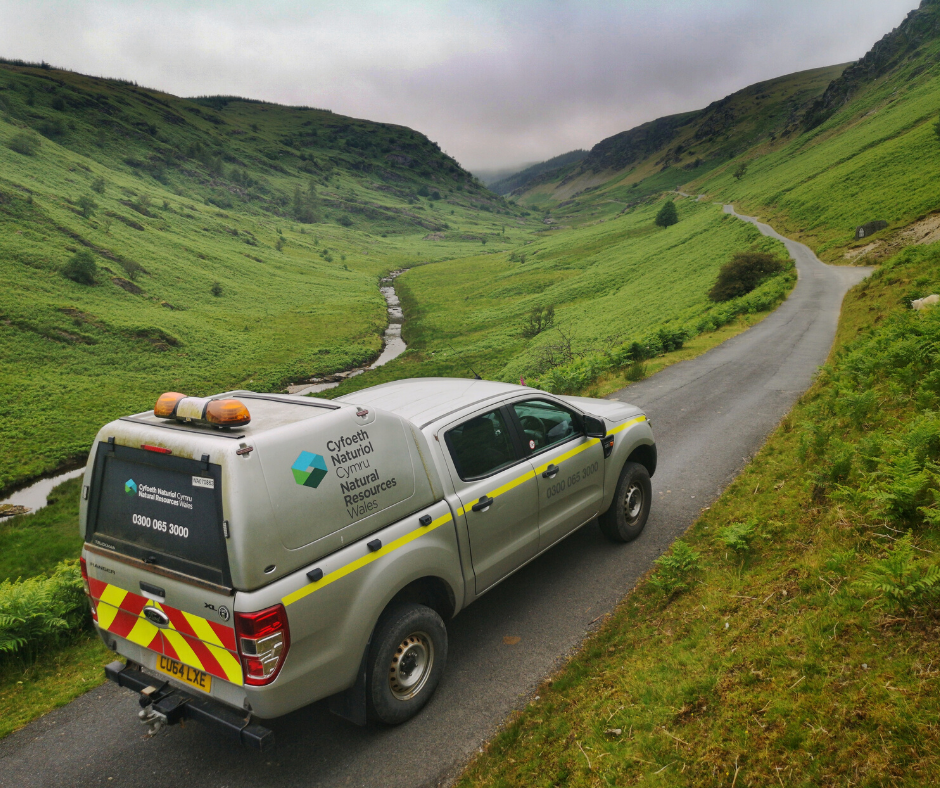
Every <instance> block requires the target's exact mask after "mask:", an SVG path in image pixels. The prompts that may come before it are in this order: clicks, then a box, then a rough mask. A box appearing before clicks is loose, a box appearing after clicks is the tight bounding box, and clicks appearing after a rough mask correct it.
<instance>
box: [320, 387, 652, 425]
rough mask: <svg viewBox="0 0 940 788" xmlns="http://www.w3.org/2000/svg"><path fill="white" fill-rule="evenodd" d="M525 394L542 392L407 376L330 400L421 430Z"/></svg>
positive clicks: (614, 403)
mask: <svg viewBox="0 0 940 788" xmlns="http://www.w3.org/2000/svg"><path fill="white" fill-rule="evenodd" d="M525 394H530V395H532V396H533V397H544V396H545V392H544V391H541V390H539V389H533V388H530V387H528V386H517V385H515V384H513V383H500V382H498V381H492V380H472V379H469V378H410V379H408V380H395V381H392V382H390V383H382V384H380V385H378V386H372V387H371V388H367V389H361V390H360V391H354V392H353V393H351V394H346V395H344V396H342V397H337V398H336V399H335V400H333V401H334V402H342V403H344V404H346V403H349V404H356V405H371V406H372V407H375V408H381V409H382V410H385V411H388V412H390V413H395V414H396V415H398V416H401V417H402V418H404V419H407V420H408V421H410V422H411V423H412V424H414V425H415V426H416V427H417V428H418V429H421V430H423V429H424V428H425V427H428V426H430V425H432V424H433V423H434V422H436V421H439V420H441V419H443V418H445V417H447V416H451V415H455V414H458V413H460V412H461V411H464V410H470V409H472V408H474V407H475V406H477V405H480V404H483V403H486V402H489V401H492V402H493V403H494V404H495V403H497V402H499V401H500V400H503V399H507V398H509V397H511V396H513V395H525ZM552 396H555V397H557V399H559V400H561V401H562V402H566V403H568V404H569V405H573V406H574V407H575V408H576V409H578V410H582V411H586V412H588V413H591V414H593V415H595V416H602V417H605V418H607V419H609V420H611V421H613V422H618V421H622V420H624V419H627V418H630V417H632V416H635V415H636V414H638V413H640V409H639V408H637V407H634V406H633V405H628V404H626V403H624V402H620V401H619V400H601V399H594V398H590V397H568V396H559V395H552Z"/></svg>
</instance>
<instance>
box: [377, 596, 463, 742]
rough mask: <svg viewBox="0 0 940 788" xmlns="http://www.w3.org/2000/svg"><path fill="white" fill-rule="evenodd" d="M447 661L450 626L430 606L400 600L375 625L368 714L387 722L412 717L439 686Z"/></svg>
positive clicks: (392, 722) (391, 723)
mask: <svg viewBox="0 0 940 788" xmlns="http://www.w3.org/2000/svg"><path fill="white" fill-rule="evenodd" d="M446 662H447V629H446V628H445V627H444V622H443V621H442V620H441V617H440V616H439V615H438V614H437V613H436V612H434V611H433V610H431V608H429V607H425V606H424V605H418V604H401V605H396V606H394V607H391V608H389V609H388V610H386V611H385V612H384V613H383V614H382V617H381V618H380V619H379V623H378V624H377V625H376V627H375V634H374V635H373V637H372V646H371V647H370V649H369V664H368V671H367V673H366V682H367V683H366V686H367V688H368V700H369V715H370V717H372V719H374V720H377V721H379V722H384V723H386V724H388V725H398V724H399V723H402V722H405V721H406V720H409V719H411V718H412V717H413V716H414V715H415V714H417V713H418V712H419V711H421V709H422V708H423V707H424V704H426V703H427V702H428V701H429V700H430V699H431V695H433V694H434V690H435V689H437V685H438V683H439V682H440V680H441V675H442V674H443V672H444V664H445V663H446Z"/></svg>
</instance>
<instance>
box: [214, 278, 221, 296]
mask: <svg viewBox="0 0 940 788" xmlns="http://www.w3.org/2000/svg"><path fill="white" fill-rule="evenodd" d="M212 295H214V296H215V297H216V298H218V297H219V296H221V295H222V285H221V284H219V283H218V282H213V283H212Z"/></svg>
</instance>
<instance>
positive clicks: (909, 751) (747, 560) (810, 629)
mask: <svg viewBox="0 0 940 788" xmlns="http://www.w3.org/2000/svg"><path fill="white" fill-rule="evenodd" d="M938 260H940V250H935V249H933V248H932V247H926V248H925V247H921V248H918V249H908V250H906V251H905V252H904V253H903V254H902V255H900V256H899V257H898V258H896V259H895V260H893V261H891V262H890V263H888V264H886V265H885V266H884V267H883V268H882V269H881V270H879V271H878V272H876V274H875V275H874V276H873V277H872V278H871V279H870V280H869V281H868V282H867V283H863V284H862V285H861V286H859V287H857V288H856V289H855V290H853V291H852V292H851V293H850V294H849V296H848V297H847V299H846V302H845V304H844V307H843V315H842V320H841V322H840V330H839V335H838V337H837V343H836V350H835V351H834V353H833V356H832V359H831V361H832V363H831V366H830V367H828V368H827V369H826V370H825V371H824V373H823V374H822V375H821V376H820V379H819V380H818V381H817V383H816V384H815V385H814V387H813V388H812V389H811V390H810V391H809V392H807V394H806V395H804V397H803V398H802V399H801V401H800V403H799V404H798V405H797V406H796V407H795V408H794V410H793V411H792V412H791V414H790V415H789V416H787V418H786V419H784V421H783V422H782V423H781V425H780V427H779V428H778V430H777V431H776V432H775V433H774V435H773V436H772V437H771V439H770V440H769V441H768V442H767V444H766V445H765V446H764V447H763V448H762V449H761V451H760V452H759V453H758V455H757V456H756V457H755V459H754V461H753V462H752V463H751V464H750V465H749V466H748V468H747V469H746V470H745V471H744V472H743V473H742V474H741V475H740V476H739V477H738V478H737V479H736V480H735V482H734V483H733V484H732V485H731V486H730V487H729V488H728V490H727V491H726V492H725V494H724V495H723V496H722V497H721V498H720V499H719V500H718V501H717V502H716V504H715V505H714V506H712V507H711V509H710V510H707V511H705V512H704V513H703V515H702V517H701V518H700V519H699V520H698V521H697V522H696V523H695V524H694V525H693V526H692V528H691V529H690V530H689V532H688V533H687V535H686V537H685V539H684V540H682V541H680V542H677V543H676V544H675V545H674V546H673V548H672V551H671V552H670V553H669V554H667V555H666V556H664V557H663V558H662V559H660V561H659V562H658V566H657V567H656V569H655V570H654V571H653V572H651V573H650V575H649V576H648V577H647V579H646V580H645V581H644V582H641V583H640V584H639V585H638V586H637V588H636V589H635V590H634V591H633V593H631V594H630V595H629V596H628V597H627V598H626V599H625V600H624V601H623V602H622V603H621V604H620V605H619V606H618V608H617V609H616V611H615V612H614V613H613V614H612V615H611V616H610V618H609V619H608V620H607V621H606V622H605V624H604V625H603V626H602V627H601V629H600V630H599V631H598V632H596V633H595V634H593V635H592V636H591V637H590V638H589V639H588V640H587V641H586V642H585V644H584V645H583V647H582V648H581V650H580V652H579V653H578V654H577V655H576V656H575V657H574V658H573V659H572V660H571V661H570V662H569V663H568V664H567V665H566V666H565V667H564V668H562V669H561V670H560V671H559V672H558V673H557V674H556V675H554V676H553V677H551V678H550V679H549V680H548V681H546V682H545V683H544V684H543V685H542V686H541V687H539V689H538V690H537V693H536V696H535V698H534V699H533V700H532V701H531V702H530V704H529V705H528V706H527V707H526V708H525V709H524V710H522V711H520V712H518V713H517V714H516V715H515V716H514V717H513V718H512V719H511V720H510V721H509V722H508V723H507V724H506V725H505V727H504V728H503V729H502V731H501V732H500V733H499V734H498V735H497V736H496V737H495V738H494V739H493V741H491V742H490V744H489V745H488V746H487V748H486V749H485V751H484V752H483V753H482V754H481V755H479V756H478V757H477V758H476V759H475V760H474V761H473V762H472V763H471V764H470V766H469V767H468V768H467V770H466V772H465V773H464V775H463V776H462V778H461V780H460V782H459V785H461V786H463V787H464V788H467V787H468V786H509V785H526V786H551V785H565V786H582V785H583V786H595V785H633V784H638V783H642V784H644V785H664V786H665V785H669V786H675V785H688V786H700V785H709V786H717V785H727V786H748V785H753V786H767V785H777V784H780V785H787V786H797V785H805V786H817V785H872V786H874V785H887V784H890V785H912V786H913V785H927V784H931V783H932V782H933V780H934V778H931V777H930V775H931V774H933V775H936V774H937V770H938V766H940V763H938V762H940V730H938V727H937V720H938V717H940V693H938V692H937V691H936V689H937V679H938V677H940V669H938V668H937V662H938V659H937V637H938V634H940V618H938V616H937V605H936V600H937V598H938V587H940V562H938V560H937V554H938V553H940V534H938V529H937V528H936V526H937V524H940V517H938V513H937V507H938V501H940V493H938V480H940V468H938V465H937V463H938V460H940V440H938V438H937V436H938V434H940V430H938V429H937V416H936V411H937V410H938V404H940V379H938V375H937V373H936V372H935V371H933V370H934V369H935V365H936V362H937V353H938V351H937V348H938V344H940V343H938V342H937V335H938V334H940V312H927V313H913V312H911V311H910V310H908V309H906V308H905V306H904V302H905V301H906V300H907V299H908V298H909V297H911V295H912V294H917V293H921V292H922V291H927V292H933V291H934V290H935V289H936V288H937V286H938V285H940V274H938V271H940V266H938Z"/></svg>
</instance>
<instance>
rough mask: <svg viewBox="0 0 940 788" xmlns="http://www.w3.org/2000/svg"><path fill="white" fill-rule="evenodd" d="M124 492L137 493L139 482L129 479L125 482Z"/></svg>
mask: <svg viewBox="0 0 940 788" xmlns="http://www.w3.org/2000/svg"><path fill="white" fill-rule="evenodd" d="M124 492H126V493H127V494H128V495H137V482H135V481H134V480H133V479H128V480H127V481H126V482H124Z"/></svg>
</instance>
